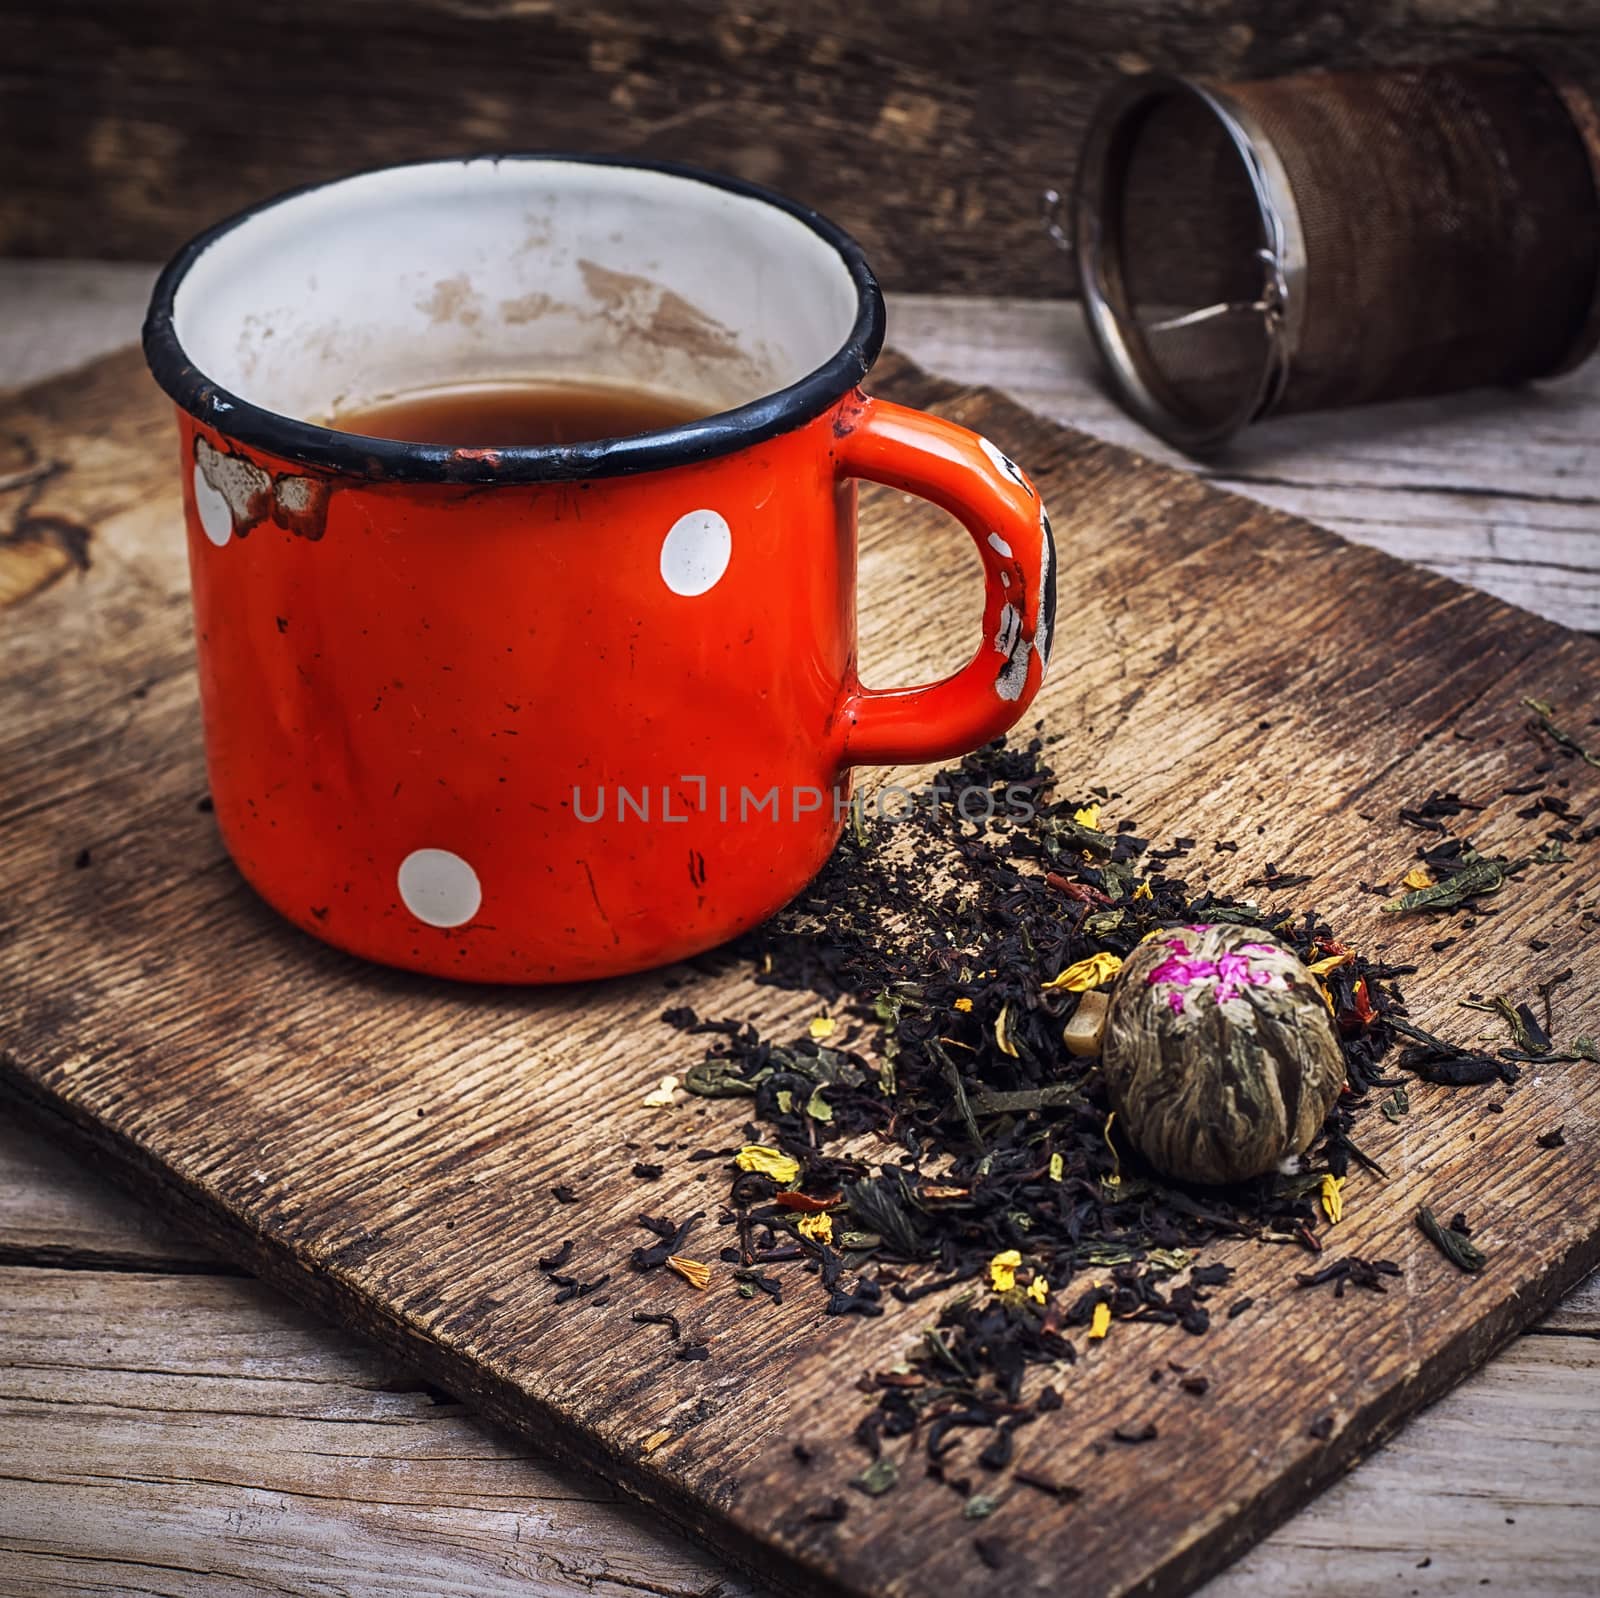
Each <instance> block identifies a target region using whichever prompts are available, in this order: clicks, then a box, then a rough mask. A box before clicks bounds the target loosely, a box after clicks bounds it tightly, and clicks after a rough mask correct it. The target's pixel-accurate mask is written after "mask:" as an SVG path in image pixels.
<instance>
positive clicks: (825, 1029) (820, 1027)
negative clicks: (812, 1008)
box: [811, 1015, 839, 1043]
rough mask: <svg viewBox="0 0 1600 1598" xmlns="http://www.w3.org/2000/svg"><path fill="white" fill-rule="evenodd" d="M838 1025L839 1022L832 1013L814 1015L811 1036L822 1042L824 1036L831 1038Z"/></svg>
mask: <svg viewBox="0 0 1600 1598" xmlns="http://www.w3.org/2000/svg"><path fill="white" fill-rule="evenodd" d="M838 1027H839V1023H838V1022H837V1021H835V1020H834V1018H833V1017H832V1016H831V1015H819V1016H814V1017H813V1018H812V1021H811V1036H812V1037H813V1038H815V1039H816V1040H817V1042H818V1043H820V1042H822V1040H823V1039H824V1038H831V1037H832V1036H833V1034H834V1033H835V1032H836V1031H837V1030H838Z"/></svg>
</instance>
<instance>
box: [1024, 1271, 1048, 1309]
mask: <svg viewBox="0 0 1600 1598" xmlns="http://www.w3.org/2000/svg"><path fill="white" fill-rule="evenodd" d="M1049 1296H1050V1284H1049V1282H1047V1281H1046V1280H1045V1278H1044V1277H1042V1276H1036V1277H1034V1279H1033V1280H1032V1281H1031V1282H1029V1283H1028V1297H1029V1298H1031V1299H1032V1300H1033V1301H1034V1303H1035V1304H1042V1303H1044V1301H1045V1300H1046V1299H1047V1298H1049Z"/></svg>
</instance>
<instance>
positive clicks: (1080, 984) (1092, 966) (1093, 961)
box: [1044, 949, 1122, 993]
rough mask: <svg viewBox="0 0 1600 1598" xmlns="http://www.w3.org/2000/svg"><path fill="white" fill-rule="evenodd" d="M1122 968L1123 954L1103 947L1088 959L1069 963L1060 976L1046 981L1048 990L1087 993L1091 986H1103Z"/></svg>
mask: <svg viewBox="0 0 1600 1598" xmlns="http://www.w3.org/2000/svg"><path fill="white" fill-rule="evenodd" d="M1121 969H1122V956H1121V955H1120V954H1112V953H1111V951H1110V950H1109V949H1102V950H1101V951H1100V952H1099V954H1091V955H1090V956H1089V958H1088V959H1087V960H1080V961H1078V963H1077V964H1076V965H1069V966H1068V967H1067V969H1066V970H1065V971H1063V972H1062V973H1061V975H1060V976H1058V977H1056V978H1055V979H1054V980H1052V981H1050V982H1047V983H1045V985H1044V986H1045V989H1046V991H1047V992H1065V993H1087V992H1088V991H1089V989H1090V988H1098V987H1102V986H1103V985H1104V984H1105V983H1107V982H1109V981H1110V980H1111V979H1112V978H1113V977H1114V976H1115V975H1116V974H1117V973H1118V972H1119V971H1120V970H1121Z"/></svg>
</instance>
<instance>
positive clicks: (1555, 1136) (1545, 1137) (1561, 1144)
mask: <svg viewBox="0 0 1600 1598" xmlns="http://www.w3.org/2000/svg"><path fill="white" fill-rule="evenodd" d="M1565 1133H1566V1128H1565V1127H1563V1126H1558V1127H1556V1129H1555V1130H1554V1131H1553V1132H1544V1133H1541V1134H1540V1136H1539V1137H1538V1138H1537V1139H1536V1140H1535V1141H1537V1143H1538V1145H1539V1147H1540V1148H1542V1149H1564V1148H1565V1147H1566V1146H1567V1139H1566V1136H1565Z"/></svg>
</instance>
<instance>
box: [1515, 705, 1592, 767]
mask: <svg viewBox="0 0 1600 1598" xmlns="http://www.w3.org/2000/svg"><path fill="white" fill-rule="evenodd" d="M1522 702H1523V704H1525V705H1526V706H1527V707H1528V709H1529V710H1531V711H1532V712H1533V713H1534V715H1535V716H1536V717H1537V718H1538V722H1539V725H1540V726H1541V727H1543V728H1544V730H1545V732H1546V733H1548V734H1549V735H1550V737H1551V738H1553V739H1554V740H1555V741H1556V742H1557V743H1558V744H1560V745H1561V746H1562V748H1563V749H1570V750H1571V751H1572V752H1573V754H1575V755H1576V756H1577V757H1578V758H1579V759H1580V760H1582V761H1583V762H1584V763H1585V764H1586V765H1590V766H1596V767H1600V755H1594V754H1591V753H1590V752H1589V751H1588V750H1587V749H1585V748H1584V747H1583V745H1582V744H1581V743H1579V742H1578V740H1577V739H1576V738H1574V737H1573V736H1572V734H1571V733H1570V732H1563V731H1562V730H1561V728H1559V727H1558V726H1556V724H1555V722H1554V721H1553V720H1552V719H1551V718H1552V717H1553V716H1554V715H1555V713H1556V707H1555V706H1554V705H1552V704H1548V703H1546V701H1544V700H1543V699H1524V700H1523V701H1522Z"/></svg>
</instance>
